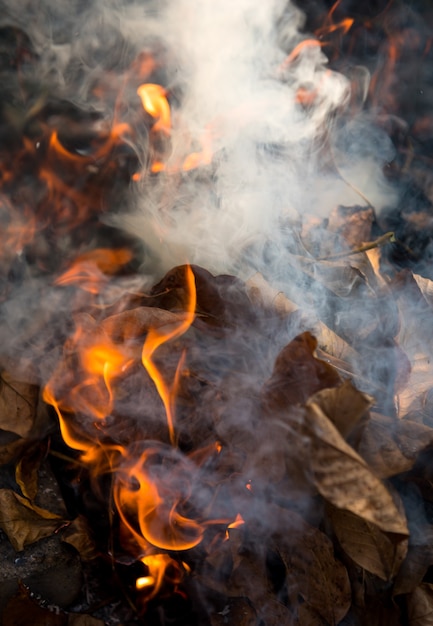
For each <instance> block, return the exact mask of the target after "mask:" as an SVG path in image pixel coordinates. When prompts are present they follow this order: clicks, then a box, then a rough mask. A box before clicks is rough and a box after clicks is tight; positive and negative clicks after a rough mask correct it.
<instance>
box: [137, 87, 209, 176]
mask: <svg viewBox="0 0 433 626" xmlns="http://www.w3.org/2000/svg"><path fill="white" fill-rule="evenodd" d="M137 94H138V96H139V97H140V99H141V103H142V106H143V109H144V110H145V111H146V112H147V113H148V114H149V115H150V116H151V117H152V118H153V119H154V120H155V122H154V124H153V126H152V131H153V132H156V133H163V134H164V135H167V136H168V137H170V135H171V132H172V121H171V110H170V104H169V102H168V99H167V91H166V90H165V89H164V88H163V87H161V85H157V84H153V83H145V84H143V85H140V87H139V88H138V89H137ZM201 145H202V149H201V150H198V151H196V152H191V153H190V154H188V155H187V156H186V157H185V158H184V159H183V160H182V161H181V162H179V163H176V164H174V165H170V166H169V167H168V166H167V165H166V164H165V163H163V162H162V161H161V160H159V159H155V160H154V161H153V162H152V164H151V166H150V170H151V172H153V173H154V174H156V173H159V172H163V171H168V172H172V173H173V172H177V171H179V170H182V171H184V172H188V171H190V170H192V169H196V168H197V167H201V166H204V165H209V163H211V162H212V156H213V151H212V129H211V127H210V126H208V127H207V128H206V129H205V132H204V135H203V137H202V139H201ZM133 180H135V181H138V180H140V174H134V176H133Z"/></svg>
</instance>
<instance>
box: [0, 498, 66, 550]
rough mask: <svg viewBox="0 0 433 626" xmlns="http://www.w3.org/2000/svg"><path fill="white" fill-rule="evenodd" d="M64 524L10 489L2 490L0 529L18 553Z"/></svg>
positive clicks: (55, 516)
mask: <svg viewBox="0 0 433 626" xmlns="http://www.w3.org/2000/svg"><path fill="white" fill-rule="evenodd" d="M61 524H62V520H61V519H60V518H59V517H58V516H57V515H54V514H53V513H50V512H49V511H46V510H45V509H41V508H39V507H37V506H34V505H32V504H31V503H30V502H29V501H28V500H26V499H25V498H22V497H21V496H19V495H18V494H17V493H15V492H14V491H12V490H10V489H0V528H1V529H2V530H3V531H4V532H5V533H6V535H7V537H8V539H9V541H10V542H11V544H12V545H13V547H14V548H15V550H17V551H18V552H19V551H21V550H23V549H24V547H25V546H26V545H28V544H30V543H33V542H34V541H38V539H42V537H48V536H49V535H51V534H52V533H53V532H54V531H55V530H57V528H59V526H60V525H61Z"/></svg>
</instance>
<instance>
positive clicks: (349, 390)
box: [307, 380, 373, 438]
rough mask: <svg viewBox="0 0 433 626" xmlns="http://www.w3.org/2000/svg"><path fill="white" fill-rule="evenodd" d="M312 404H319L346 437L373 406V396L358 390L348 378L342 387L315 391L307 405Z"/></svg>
mask: <svg viewBox="0 0 433 626" xmlns="http://www.w3.org/2000/svg"><path fill="white" fill-rule="evenodd" d="M312 404H317V405H318V406H319V407H320V409H321V410H322V411H323V413H324V414H325V415H326V416H327V417H328V418H329V419H330V420H331V422H332V423H333V424H334V426H335V427H336V428H337V430H338V431H339V432H340V433H341V435H342V436H343V437H345V438H346V437H347V435H348V434H349V433H350V432H351V430H352V429H353V428H354V426H356V424H357V423H358V422H359V420H360V419H361V417H363V415H365V412H366V411H367V410H368V409H369V408H370V407H371V406H372V404H373V398H372V397H371V396H368V395H367V394H364V393H362V392H361V391H358V389H356V387H354V386H353V385H352V383H351V382H350V381H349V380H346V381H345V382H344V383H343V384H342V385H340V387H335V388H333V389H322V390H321V391H318V392H317V393H315V394H314V395H313V396H312V397H311V398H310V399H309V400H308V402H307V405H312Z"/></svg>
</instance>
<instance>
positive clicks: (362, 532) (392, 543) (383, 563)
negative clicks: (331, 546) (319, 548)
mask: <svg viewBox="0 0 433 626" xmlns="http://www.w3.org/2000/svg"><path fill="white" fill-rule="evenodd" d="M329 516H330V519H331V522H332V527H333V529H334V532H335V534H336V536H337V538H338V541H339V542H340V544H341V547H342V548H343V549H344V551H345V552H346V554H348V555H349V556H350V558H351V559H353V561H355V563H357V564H358V565H360V566H361V567H362V568H363V569H365V570H367V571H368V572H371V573H372V574H375V575H376V576H379V578H382V580H390V579H391V578H394V576H395V575H396V574H397V572H398V571H399V569H400V567H401V564H402V562H403V559H404V558H405V556H406V553H407V548H408V540H407V538H406V537H402V536H401V535H392V534H387V533H384V532H383V531H382V530H380V528H378V527H377V526H375V525H374V524H371V523H370V522H366V521H364V520H363V519H361V518H360V517H358V516H356V515H354V514H353V513H350V512H349V511H343V510H342V509H336V508H335V507H329Z"/></svg>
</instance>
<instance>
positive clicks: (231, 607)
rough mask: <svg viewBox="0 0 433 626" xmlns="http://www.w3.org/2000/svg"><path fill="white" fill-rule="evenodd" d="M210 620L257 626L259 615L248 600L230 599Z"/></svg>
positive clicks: (222, 624)
mask: <svg viewBox="0 0 433 626" xmlns="http://www.w3.org/2000/svg"><path fill="white" fill-rule="evenodd" d="M210 620H211V624H212V626H226V625H227V624H236V626H255V625H256V624H257V623H258V620H257V613H256V611H255V609H254V608H253V607H252V606H251V604H250V603H249V602H248V600H247V599H246V598H228V599H227V604H226V606H225V607H224V609H223V610H222V611H220V612H219V613H217V614H214V615H211V618H210ZM68 626H69V625H68ZM74 626H75V625H74ZM80 626H81V625H80ZM83 626H85V625H83ZM89 626H90V625H89Z"/></svg>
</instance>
